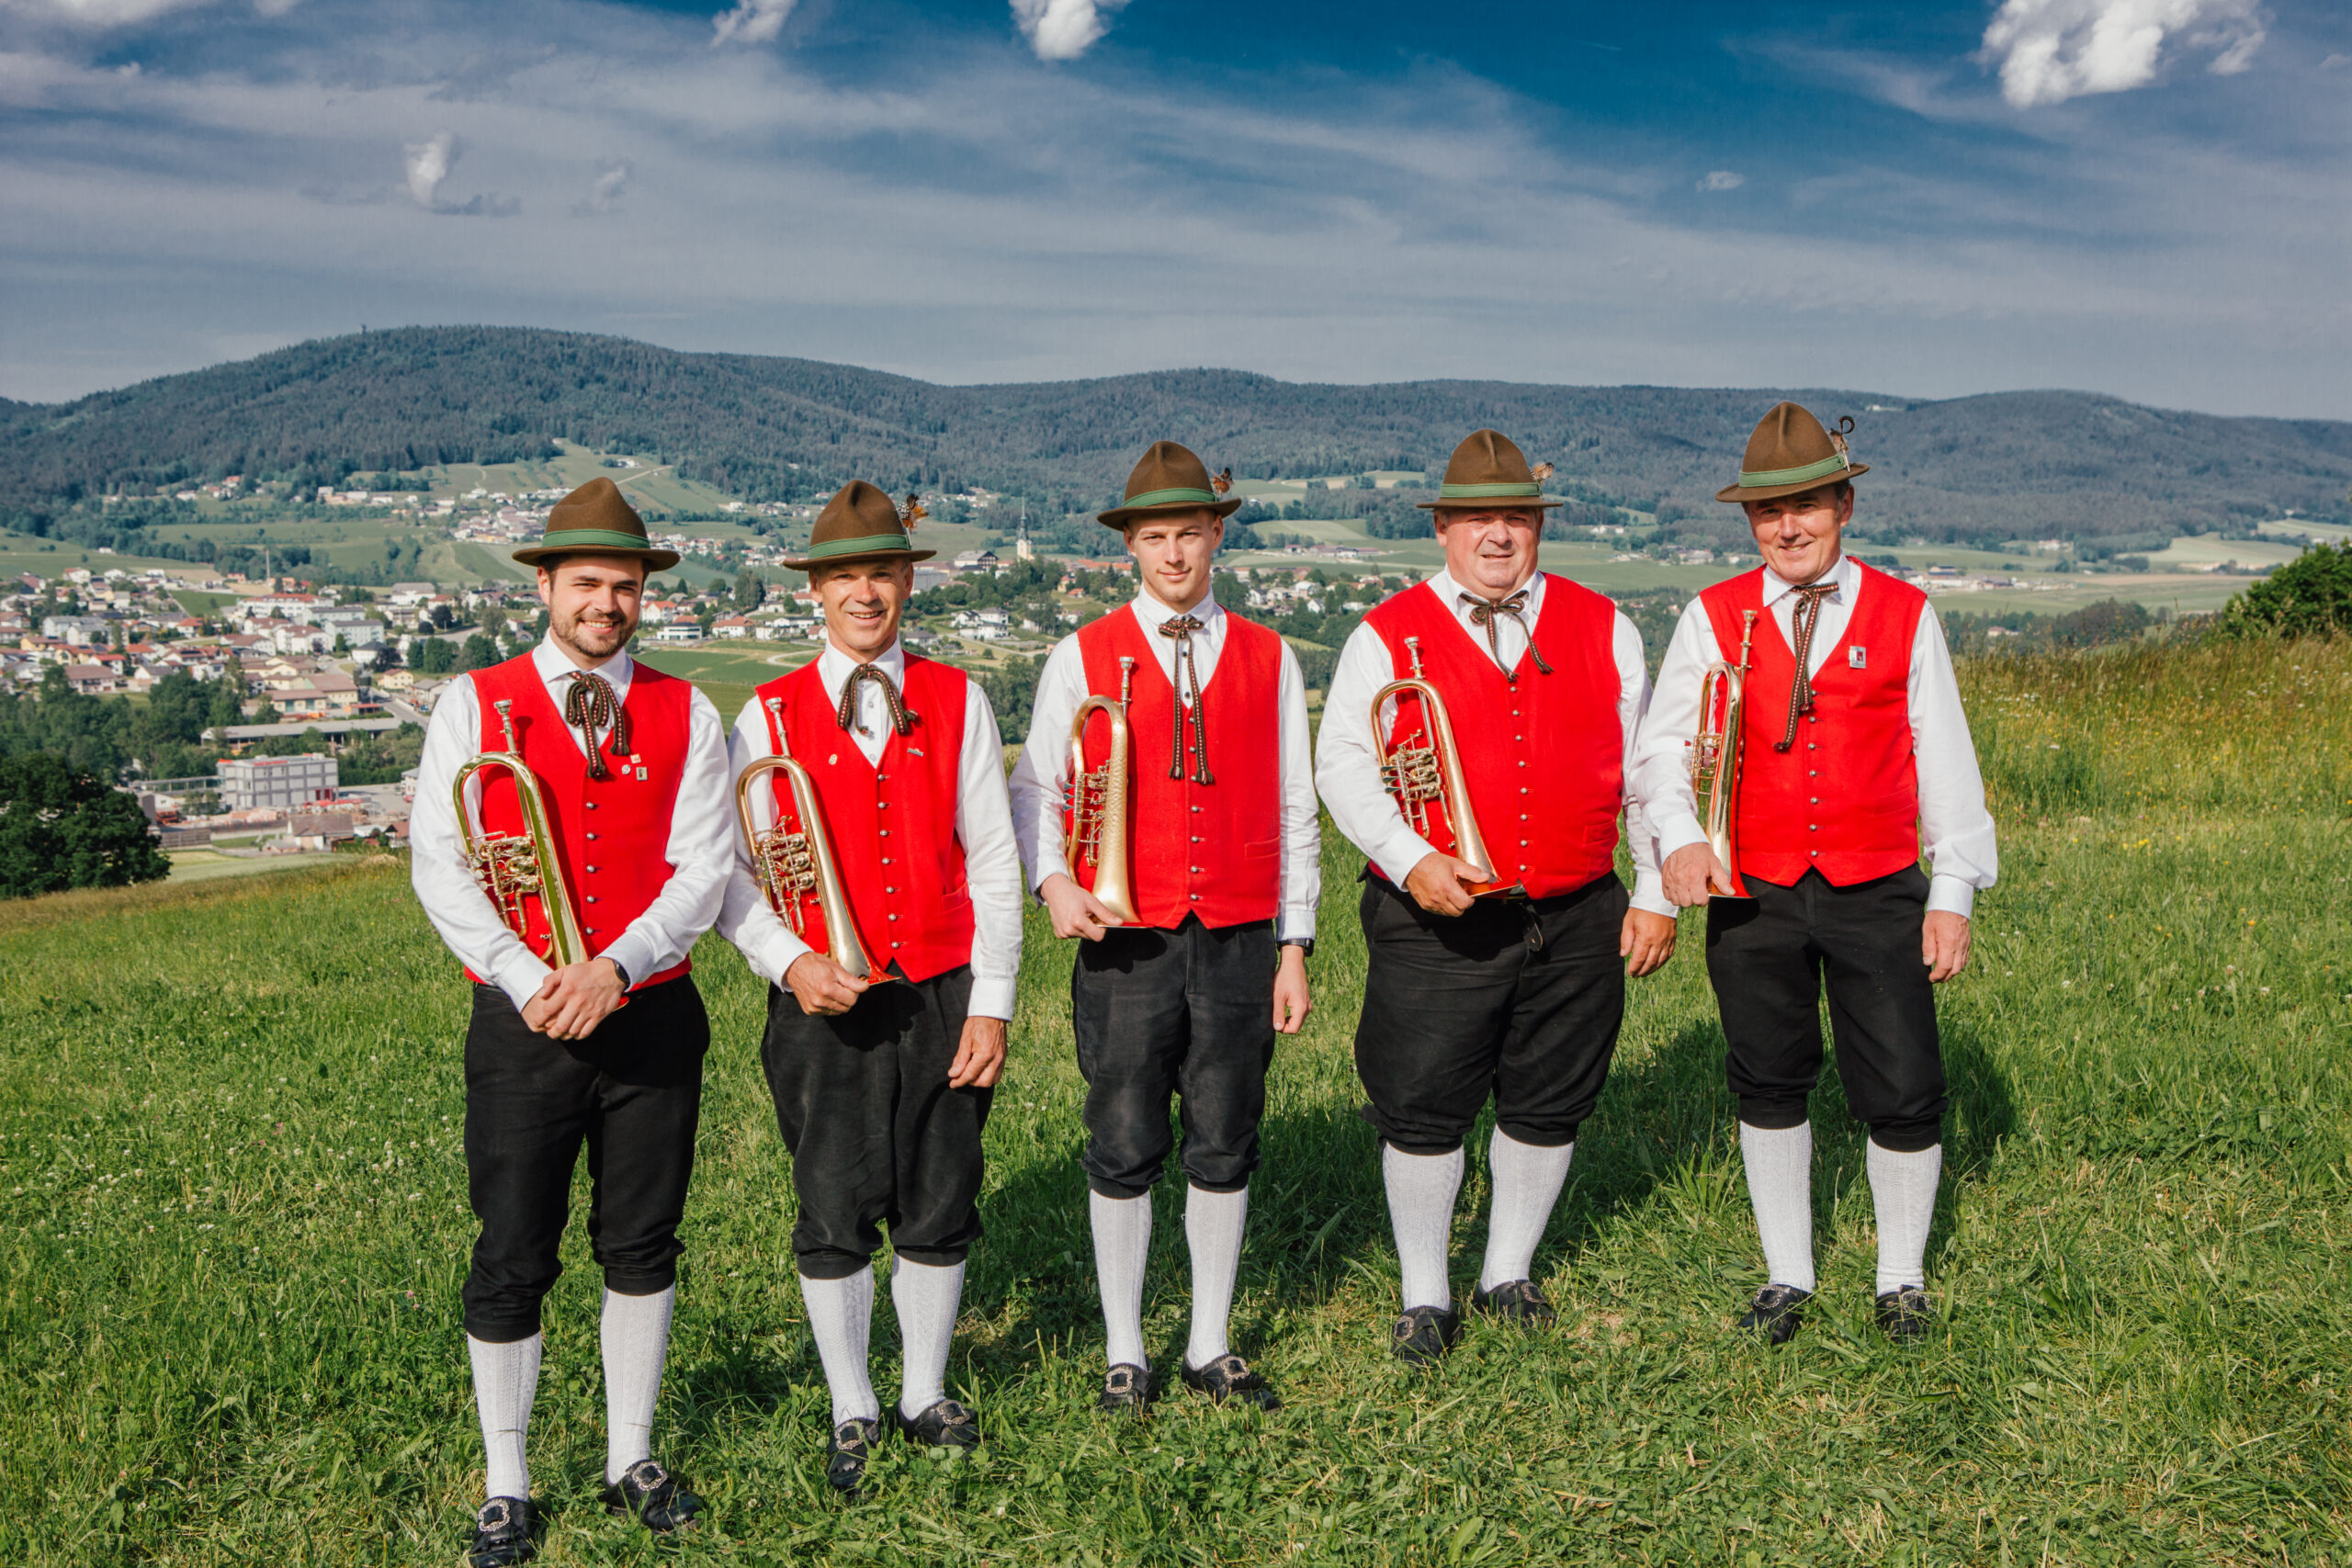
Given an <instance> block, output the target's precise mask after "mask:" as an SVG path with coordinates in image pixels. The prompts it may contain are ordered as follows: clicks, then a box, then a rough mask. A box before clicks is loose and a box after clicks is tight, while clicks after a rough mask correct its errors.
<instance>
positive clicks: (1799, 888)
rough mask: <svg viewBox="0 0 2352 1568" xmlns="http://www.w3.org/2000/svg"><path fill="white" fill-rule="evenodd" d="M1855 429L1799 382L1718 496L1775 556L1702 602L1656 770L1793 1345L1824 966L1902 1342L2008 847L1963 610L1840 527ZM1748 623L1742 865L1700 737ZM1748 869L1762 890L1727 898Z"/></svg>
mask: <svg viewBox="0 0 2352 1568" xmlns="http://www.w3.org/2000/svg"><path fill="white" fill-rule="evenodd" d="M1852 428H1853V423H1852V422H1851V421H1850V420H1849V421H1846V422H1845V423H1844V426H1843V430H1850V429H1852ZM1843 430H1841V432H1840V433H1839V434H1835V435H1833V434H1830V433H1829V432H1828V431H1826V430H1825V429H1823V428H1822V424H1821V422H1820V421H1819V420H1817V419H1815V418H1814V416H1813V415H1812V414H1810V413H1808V412H1805V411H1804V409H1802V408H1799V407H1798V406H1797V405H1796V404H1794V403H1781V404H1779V405H1778V406H1776V407H1775V408H1774V409H1773V410H1772V411H1771V412H1770V413H1768V414H1766V415H1765V416H1764V419H1763V422H1762V423H1759V424H1758V425H1757V427H1756V431H1755V434H1753V435H1751V436H1750V437H1749V438H1748V443H1747V456H1746V457H1745V458H1744V459H1743V461H1742V462H1741V464H1740V475H1739V478H1738V479H1737V480H1736V481H1735V482H1734V483H1732V484H1730V485H1728V486H1726V487H1725V488H1724V489H1723V490H1721V491H1717V492H1716V497H1715V499H1717V500H1718V501H1726V502H1739V503H1741V505H1743V506H1744V507H1745V508H1746V509H1747V521H1748V526H1749V527H1750V528H1751V529H1752V530H1753V531H1754V533H1755V536H1756V545H1757V548H1758V550H1759V551H1760V552H1761V553H1762V554H1763V557H1764V564H1763V566H1762V567H1761V568H1760V569H1759V570H1755V571H1751V572H1747V573H1745V574H1744V575H1742V576H1739V577H1735V578H1733V579H1732V580H1731V581H1727V582H1719V583H1717V584H1715V586H1713V588H1710V589H1708V590H1707V591H1706V592H1704V593H1702V594H1701V595H1700V596H1699V597H1698V598H1697V599H1696V600H1695V601H1693V602H1692V603H1691V605H1690V606H1689V607H1688V608H1687V609H1685V610H1684V611H1683V613H1682V619H1681V622H1680V624H1679V625H1678V626H1676V628H1675V633H1674V640H1673V642H1672V643H1671V644H1670V645H1669V646H1668V649H1667V654H1666V659H1665V661H1664V662H1663V663H1662V664H1661V665H1660V667H1659V670H1658V684H1657V702H1656V703H1654V704H1653V705H1651V708H1650V716H1649V721H1648V724H1647V725H1646V726H1645V729H1644V731H1643V736H1642V747H1641V756H1640V760H1639V763H1638V767H1639V773H1638V777H1637V780H1636V784H1637V789H1638V793H1639V794H1640V795H1641V796H1642V798H1643V800H1644V802H1645V806H1646V807H1647V809H1648V811H1649V814H1650V820H1651V821H1652V822H1654V823H1655V824H1657V834H1658V842H1659V846H1660V848H1661V850H1662V851H1663V852H1664V853H1665V856H1666V864H1665V876H1666V892H1667V897H1669V898H1671V899H1673V900H1674V901H1675V902H1676V903H1677V904H1680V905H1685V906H1689V905H1695V904H1706V905H1707V973H1708V976H1709V977H1710V978H1711V979H1713V982H1714V987H1715V1002H1716V1006H1717V1007H1718V1009H1719V1010H1721V1012H1722V1014H1723V1023H1724V1038H1725V1040H1726V1041H1727V1042H1728V1043H1729V1045H1730V1052H1729V1055H1728V1056H1727V1058H1726V1066H1727V1067H1728V1070H1729V1074H1730V1078H1731V1088H1732V1092H1733V1093H1734V1094H1736V1096H1738V1099H1739V1141H1740V1152H1741V1156H1742V1161H1743V1163H1744V1164H1745V1165H1746V1166H1747V1191H1748V1197H1749V1199H1750V1200H1751V1201H1752V1202H1753V1203H1754V1205H1755V1209H1756V1224H1757V1229H1758V1233H1759V1234H1760V1235H1761V1237H1762V1240H1763V1244H1764V1261H1765V1266H1766V1269H1767V1270H1768V1273H1769V1276H1770V1277H1769V1279H1768V1280H1767V1282H1766V1283H1765V1286H1764V1288H1763V1289H1762V1290H1760V1291H1758V1292H1756V1296H1755V1299H1754V1301H1753V1302H1751V1303H1750V1304H1749V1306H1748V1309H1747V1314H1746V1315H1745V1316H1743V1317H1742V1318H1741V1319H1740V1325H1741V1326H1742V1327H1743V1328H1748V1329H1753V1330H1756V1331H1758V1332H1760V1333H1762V1334H1764V1335H1765V1336H1766V1337H1768V1338H1769V1339H1770V1341H1771V1342H1772V1343H1773V1344H1775V1345H1778V1344H1782V1343H1785V1342H1786V1341H1787V1339H1788V1337H1790V1336H1791V1335H1792V1334H1794V1333H1795V1332H1796V1331H1797V1328H1798V1325H1800V1324H1801V1322H1802V1321H1803V1316H1804V1303H1806V1302H1808V1301H1810V1300H1811V1299H1812V1297H1813V1292H1814V1286H1815V1280H1814V1270H1813V1188H1812V1180H1813V1178H1812V1169H1813V1128H1812V1125H1811V1123H1810V1122H1807V1120H1806V1119H1805V1100H1806V1098H1807V1097H1808V1096H1809V1095H1810V1094H1811V1093H1812V1091H1813V1086H1814V1084H1815V1082H1816V1081H1817V1080H1818V1079H1819V1078H1820V1077H1821V1017H1820V997H1821V993H1822V990H1823V988H1824V987H1825V986H1826V988H1827V991H1828V994H1829V1024H1830V1033H1831V1037H1832V1038H1833V1039H1834V1040H1835V1042H1836V1043H1837V1048H1838V1077H1840V1078H1841V1079H1842V1080H1843V1081H1844V1083H1845V1087H1846V1105H1847V1108H1848V1109H1849V1111H1852V1112H1853V1114H1854V1115H1855V1116H1857V1117H1859V1118H1860V1119H1861V1120H1862V1121H1863V1122H1867V1123H1869V1126H1870V1130H1871V1134H1870V1147H1869V1152H1868V1160H1867V1164H1868V1168H1869V1172H1870V1184H1871V1201H1872V1204H1873V1205H1874V1207H1875V1208H1876V1210H1877V1213H1878V1282H1877V1289H1876V1294H1877V1299H1878V1305H1877V1315H1878V1321H1879V1324H1880V1325H1881V1326H1882V1327H1883V1329H1884V1330H1885V1331H1886V1333H1887V1334H1888V1335H1889V1336H1890V1337H1893V1338H1894V1339H1896V1340H1898V1341H1903V1340H1911V1339H1916V1338H1917V1337H1920V1336H1922V1335H1924V1334H1926V1333H1927V1331H1928V1324H1929V1322H1930V1317H1931V1303H1929V1300H1928V1294H1927V1291H1926V1285H1927V1271H1926V1265H1927V1250H1928V1225H1929V1224H1930V1223H1931V1222H1932V1221H1933V1220H1934V1218H1935V1212H1936V1187H1937V1183H1938V1180H1939V1177H1940V1175H1941V1171H1942V1166H1943V1146H1942V1142H1941V1139H1942V1122H1943V1113H1944V1108H1945V1099H1944V1072H1943V1061H1942V1057H1941V1055H1940V1053H1939V1047H1938V1043H1937V1037H1936V1001H1935V993H1934V989H1933V987H1935V986H1937V985H1939V984H1941V983H1942V982H1944V981H1946V980H1949V979H1951V977H1952V976H1955V975H1957V974H1959V973H1960V972H1961V970H1962V969H1963V968H1965V967H1966V966H1967V964H1968V931H1969V927H1968V919H1969V913H1970V910H1971V908H1972V906H1973V901H1974V898H1975V896H1976V890H1977V889H1978V888H1980V887H1990V886H1993V879H1994V876H1995V874H1996V872H1997V871H1998V867H1999V857H1998V854H1997V852H1996V848H1995V845H1994V839H1993V819H1992V818H1991V816H1990V815H1988V814H1987V813H1986V811H1985V785H1984V782H1983V780H1982V779H1981V778H1980V777H1979V776H1978V773H1977V769H1976V752H1975V749H1974V748H1973V746H1972V745H1971V743H1970V740H1969V736H1968V716H1967V715H1966V714H1965V713H1963V712H1962V709H1961V705H1960V689H1959V686H1958V685H1957V683H1956V682H1954V681H1953V679H1952V669H1951V654H1950V653H1949V652H1948V651H1947V650H1946V649H1945V647H1944V637H1943V628H1942V626H1940V625H1939V623H1938V622H1937V620H1936V616H1935V612H1934V611H1932V610H1931V609H1929V608H1928V600H1927V595H1925V594H1923V593H1921V592H1919V591H1918V590H1917V588H1914V587H1912V586H1911V585H1910V584H1909V583H1907V582H1905V581H1901V580H1899V579H1897V578H1894V577H1890V576H1888V575H1887V574H1886V573H1884V572H1883V571H1875V570H1871V568H1869V567H1867V566H1864V565H1863V564H1862V563H1861V562H1860V561H1859V560H1857V559H1855V558H1853V557H1851V556H1849V555H1847V554H1845V553H1844V550H1843V547H1842V546H1841V544H1840V536H1841V534H1842V532H1843V530H1844V528H1845V525H1846V524H1847V522H1848V521H1849V519H1850V518H1851V517H1852V516H1853V514H1854V487H1853V482H1852V481H1853V479H1854V477H1855V476H1856V475H1858V474H1861V473H1864V472H1867V471H1868V470H1867V468H1866V466H1865V465H1863V464H1860V463H1857V462H1854V461H1853V460H1852V458H1851V457H1849V455H1848V453H1847V450H1846V443H1845V439H1844V434H1843ZM1743 641H1744V642H1746V643H1747V649H1748V653H1747V676H1746V680H1745V682H1744V700H1743V703H1742V712H1741V721H1740V761H1739V774H1738V793H1737V795H1736V807H1735V815H1734V818H1733V823H1732V834H1731V842H1732V845H1733V848H1734V859H1735V861H1736V864H1735V865H1733V866H1731V867H1728V868H1727V867H1725V866H1724V863H1723V862H1722V861H1721V860H1719V859H1718V858H1717V857H1716V855H1715V853H1714V852H1713V849H1712V848H1710V847H1709V844H1708V841H1707V835H1706V833H1705V831H1704V829H1703V828H1702V825H1701V824H1700V822H1699V820H1698V818H1697V816H1696V806H1695V799H1694V796H1693V795H1692V791H1691V775H1690V761H1689V748H1690V745H1691V738H1692V736H1693V734H1694V733H1695V731H1696V730H1697V728H1698V722H1699V704H1700V701H1701V697H1700V686H1701V682H1702V676H1703V674H1704V672H1705V671H1706V668H1707V666H1708V665H1709V664H1711V663H1713V661H1715V660H1726V661H1728V662H1731V663H1734V664H1736V663H1738V662H1739V659H1740V653H1739V649H1740V647H1741V645H1742V643H1743ZM1922 839H1924V840H1926V844H1927V857H1928V864H1929V866H1930V867H1931V869H1932V872H1933V875H1932V876H1930V875H1928V874H1924V873H1922V872H1921V871H1920V869H1919V853H1920V842H1921V840H1922ZM1735 874H1736V883H1735V881H1734V875H1735ZM1740 886H1744V891H1745V892H1746V893H1747V895H1748V897H1726V896H1724V895H1726V894H1730V893H1732V892H1734V891H1735V890H1736V888H1737V887H1740ZM1711 898H1712V901H1710V900H1711Z"/></svg>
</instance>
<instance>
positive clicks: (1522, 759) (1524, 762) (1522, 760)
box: [1519, 757, 1527, 768]
mask: <svg viewBox="0 0 2352 1568" xmlns="http://www.w3.org/2000/svg"><path fill="white" fill-rule="evenodd" d="M1519 765H1520V766H1521V767H1522V768H1523V767H1525V766H1527V759H1526V758H1524V757H1521V759H1520V760H1519Z"/></svg>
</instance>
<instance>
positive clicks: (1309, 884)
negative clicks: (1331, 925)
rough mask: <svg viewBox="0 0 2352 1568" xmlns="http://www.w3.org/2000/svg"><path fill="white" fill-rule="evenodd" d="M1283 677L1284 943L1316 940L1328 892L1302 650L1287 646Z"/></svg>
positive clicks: (1280, 932)
mask: <svg viewBox="0 0 2352 1568" xmlns="http://www.w3.org/2000/svg"><path fill="white" fill-rule="evenodd" d="M1282 650H1283V651H1282V678H1281V680H1280V681H1279V682H1277V685H1278V687H1279V690H1280V697H1279V699H1278V706H1279V710H1280V711H1279V720H1280V723H1281V725H1282V748H1281V751H1280V757H1281V788H1282V813H1283V852H1282V878H1283V880H1282V916H1281V919H1280V920H1279V921H1278V923H1277V925H1276V928H1275V929H1276V931H1277V933H1278V934H1277V939H1276V940H1278V941H1281V942H1290V941H1293V940H1299V941H1305V942H1312V941H1314V940H1315V907H1316V905H1317V902H1318V901H1319V900H1320V899H1321V898H1322V897H1323V826H1322V822H1321V821H1320V819H1319V818H1318V817H1317V812H1316V807H1315V762H1314V759H1313V756H1312V755H1311V753H1310V751H1309V749H1308V745H1307V733H1306V676H1305V675H1303V674H1302V673H1300V671H1299V668H1298V655H1297V654H1295V653H1294V652H1292V651H1291V647H1290V644H1288V643H1283V645H1282Z"/></svg>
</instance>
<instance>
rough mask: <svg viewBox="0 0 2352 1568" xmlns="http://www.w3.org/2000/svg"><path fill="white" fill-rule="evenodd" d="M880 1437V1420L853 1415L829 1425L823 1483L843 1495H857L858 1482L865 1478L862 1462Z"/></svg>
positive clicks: (871, 1451) (869, 1456)
mask: <svg viewBox="0 0 2352 1568" xmlns="http://www.w3.org/2000/svg"><path fill="white" fill-rule="evenodd" d="M881 1440H882V1423H881V1422H879V1421H863V1420H858V1419H856V1418H854V1417H853V1418H852V1419H850V1420H847V1421H844V1422H842V1424H841V1425H840V1426H838V1427H834V1428H833V1435H832V1436H831V1437H830V1438H826V1439H825V1484H826V1485H828V1486H830V1487H831V1488H832V1489H833V1490H834V1491H836V1492H838V1493H840V1494H841V1495H842V1496H843V1497H855V1496H856V1495H857V1487H858V1483H860V1482H862V1481H864V1480H865V1461H868V1460H870V1459H872V1458H873V1457H874V1445H875V1444H876V1443H878V1442H880V1441H881Z"/></svg>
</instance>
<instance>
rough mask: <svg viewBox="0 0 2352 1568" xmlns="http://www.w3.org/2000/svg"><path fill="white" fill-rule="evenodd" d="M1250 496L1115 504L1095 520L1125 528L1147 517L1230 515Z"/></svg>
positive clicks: (1109, 525)
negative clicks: (1152, 503) (1208, 513)
mask: <svg viewBox="0 0 2352 1568" xmlns="http://www.w3.org/2000/svg"><path fill="white" fill-rule="evenodd" d="M1249 499H1250V498H1249V497H1248V496H1244V495H1231V496H1227V497H1226V498H1225V499H1224V500H1223V501H1169V502H1161V503H1160V504H1159V505H1158V506H1114V507H1113V508H1111V510H1110V511H1108V512H1098V513H1095V514H1094V521H1096V522H1097V523H1100V524H1102V525H1103V526H1104V527H1105V528H1119V529H1124V528H1125V527H1126V525H1128V524H1130V523H1136V522H1140V521H1141V520H1142V519H1144V518H1146V517H1185V516H1189V515H1191V514H1192V513H1195V512H1214V513H1216V514H1217V515H1218V516H1219V517H1230V516H1232V515H1233V514H1234V513H1237V512H1238V511H1240V510H1241V508H1242V505H1243V504H1244V503H1245V502H1248V500H1249Z"/></svg>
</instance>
